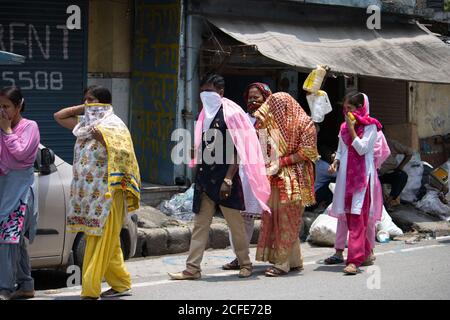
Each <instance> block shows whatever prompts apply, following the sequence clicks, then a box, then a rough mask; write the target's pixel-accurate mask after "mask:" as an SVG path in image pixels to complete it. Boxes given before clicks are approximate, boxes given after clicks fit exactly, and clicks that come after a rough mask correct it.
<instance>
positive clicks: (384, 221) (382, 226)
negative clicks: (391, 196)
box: [376, 206, 403, 238]
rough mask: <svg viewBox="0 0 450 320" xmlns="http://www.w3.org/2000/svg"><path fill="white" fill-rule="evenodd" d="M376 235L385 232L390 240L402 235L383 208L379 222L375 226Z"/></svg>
mask: <svg viewBox="0 0 450 320" xmlns="http://www.w3.org/2000/svg"><path fill="white" fill-rule="evenodd" d="M376 229H377V230H376V231H377V234H378V233H379V232H380V231H383V232H387V233H388V234H389V236H390V237H391V238H393V237H396V236H401V235H403V231H402V229H400V228H399V227H397V225H396V224H395V223H394V222H393V221H392V218H391V216H390V215H389V213H388V212H387V211H386V208H385V207H384V206H383V213H382V215H381V220H380V221H378V222H377V224H376Z"/></svg>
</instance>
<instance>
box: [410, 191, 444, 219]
mask: <svg viewBox="0 0 450 320" xmlns="http://www.w3.org/2000/svg"><path fill="white" fill-rule="evenodd" d="M416 208H418V209H420V210H422V211H424V212H426V213H428V214H431V215H434V216H437V217H439V218H441V219H443V220H447V221H449V220H450V206H449V205H448V204H445V203H443V202H442V201H441V199H439V191H438V190H436V189H429V190H428V191H427V193H426V194H425V196H424V197H423V198H422V200H420V201H418V202H417V203H416Z"/></svg>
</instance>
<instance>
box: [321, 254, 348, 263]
mask: <svg viewBox="0 0 450 320" xmlns="http://www.w3.org/2000/svg"><path fill="white" fill-rule="evenodd" d="M324 263H325V264H327V265H332V264H341V263H344V259H342V258H340V257H338V256H335V255H332V256H331V257H328V258H326V259H325V260H324Z"/></svg>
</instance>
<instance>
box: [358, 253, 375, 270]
mask: <svg viewBox="0 0 450 320" xmlns="http://www.w3.org/2000/svg"><path fill="white" fill-rule="evenodd" d="M375 260H376V258H375V255H374V254H370V255H369V256H368V257H367V258H366V260H364V262H363V263H362V264H361V266H363V267H367V266H372V265H374V264H375Z"/></svg>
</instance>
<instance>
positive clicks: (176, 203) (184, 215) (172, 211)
mask: <svg viewBox="0 0 450 320" xmlns="http://www.w3.org/2000/svg"><path fill="white" fill-rule="evenodd" d="M193 203H194V184H192V185H191V187H190V188H189V189H188V190H186V192H184V193H177V194H176V195H174V196H172V198H170V200H165V201H163V202H161V204H160V205H159V207H158V209H159V210H160V211H161V212H163V213H165V214H167V215H169V216H174V217H175V218H177V219H180V220H191V219H192V217H193V215H194V213H193V212H192V206H193Z"/></svg>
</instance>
